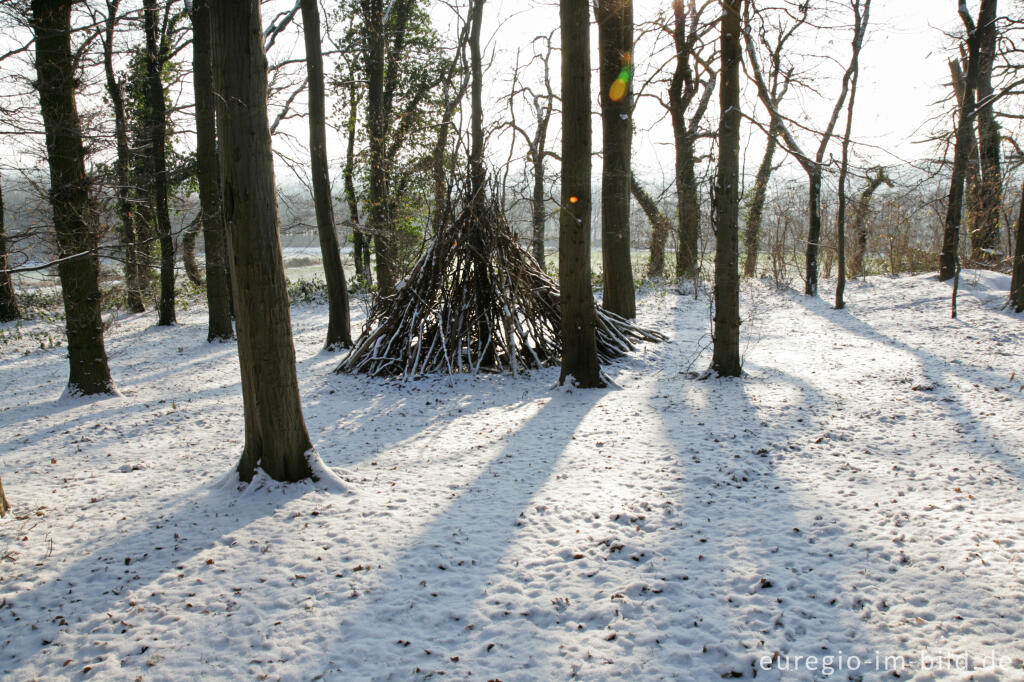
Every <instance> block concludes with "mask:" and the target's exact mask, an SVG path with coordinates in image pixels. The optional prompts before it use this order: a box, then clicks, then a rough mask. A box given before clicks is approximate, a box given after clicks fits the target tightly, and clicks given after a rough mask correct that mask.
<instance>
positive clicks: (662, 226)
mask: <svg viewBox="0 0 1024 682" xmlns="http://www.w3.org/2000/svg"><path fill="white" fill-rule="evenodd" d="M629 189H630V191H631V192H632V193H633V198H634V199H636V203H638V204H640V208H641V210H643V212H644V215H646V216H647V221H648V222H649V223H650V224H651V249H650V252H651V255H650V259H649V260H648V261H647V276H648V277H661V276H663V275H664V274H665V242H666V241H667V240H668V231H669V229H671V227H672V223H671V222H669V219H668V218H666V217H665V215H664V214H663V213H662V212H661V209H660V208H658V204H657V203H655V201H654V199H652V198H651V195H650V194H648V193H647V191H646V190H645V189H644V188H643V187H641V186H640V183H639V182H637V179H636V175H635V174H633V173H630V176H629Z"/></svg>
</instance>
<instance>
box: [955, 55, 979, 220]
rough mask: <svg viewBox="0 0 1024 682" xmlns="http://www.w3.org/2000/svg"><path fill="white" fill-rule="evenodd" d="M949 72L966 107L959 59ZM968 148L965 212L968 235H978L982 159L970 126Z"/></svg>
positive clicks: (976, 138) (963, 78) (964, 82)
mask: <svg viewBox="0 0 1024 682" xmlns="http://www.w3.org/2000/svg"><path fill="white" fill-rule="evenodd" d="M949 72H950V75H951V76H952V78H953V91H954V94H955V95H956V104H957V107H962V106H963V105H964V93H965V92H966V89H967V77H966V76H965V75H964V71H963V68H962V67H961V66H960V60H959V59H951V60H949ZM967 148H968V149H969V150H970V151H969V153H968V154H967V167H966V169H965V170H964V182H966V183H967V186H966V188H965V190H964V210H965V211H966V214H967V215H966V224H965V227H966V228H967V233H968V234H970V235H972V236H973V235H975V234H977V228H978V226H979V225H981V223H982V220H981V213H982V211H981V157H980V156H979V154H978V136H977V135H976V134H975V130H974V126H973V125H971V126H970V133H969V135H968V143H967Z"/></svg>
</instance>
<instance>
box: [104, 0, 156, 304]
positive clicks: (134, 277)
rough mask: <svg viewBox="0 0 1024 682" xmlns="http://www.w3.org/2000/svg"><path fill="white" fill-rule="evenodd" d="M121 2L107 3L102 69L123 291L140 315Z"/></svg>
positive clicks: (142, 278) (139, 269) (142, 279)
mask: <svg viewBox="0 0 1024 682" xmlns="http://www.w3.org/2000/svg"><path fill="white" fill-rule="evenodd" d="M120 1H121V0H107V23H106V28H105V30H104V35H103V68H104V72H105V74H106V78H107V96H108V97H109V98H110V106H111V108H112V109H113V110H114V139H115V142H116V145H117V159H116V160H115V161H114V173H115V175H116V177H117V213H118V217H119V218H120V220H121V231H120V235H119V236H120V239H121V248H122V250H123V253H124V288H125V292H126V298H127V305H128V310H129V311H130V312H133V313H141V312H144V311H145V310H146V305H145V303H143V300H142V290H143V288H144V282H145V272H144V270H143V265H142V263H141V262H140V256H139V235H138V229H137V225H136V222H137V221H136V216H135V208H134V207H133V205H132V200H131V178H130V173H129V169H130V168H131V164H132V161H131V145H130V144H129V142H128V116H127V113H126V112H125V104H124V86H123V85H122V84H121V82H120V81H118V79H117V72H116V71H114V29H115V28H116V26H117V12H118V9H119V7H120Z"/></svg>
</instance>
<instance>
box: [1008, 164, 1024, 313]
mask: <svg viewBox="0 0 1024 682" xmlns="http://www.w3.org/2000/svg"><path fill="white" fill-rule="evenodd" d="M1015 231H1016V233H1017V235H1016V239H1015V240H1014V241H1015V242H1016V243H1015V246H1014V248H1013V278H1012V279H1011V280H1010V305H1012V306H1013V309H1014V310H1015V311H1016V312H1018V313H1019V312H1024V184H1021V187H1020V212H1019V213H1018V214H1017V229H1016V230H1015Z"/></svg>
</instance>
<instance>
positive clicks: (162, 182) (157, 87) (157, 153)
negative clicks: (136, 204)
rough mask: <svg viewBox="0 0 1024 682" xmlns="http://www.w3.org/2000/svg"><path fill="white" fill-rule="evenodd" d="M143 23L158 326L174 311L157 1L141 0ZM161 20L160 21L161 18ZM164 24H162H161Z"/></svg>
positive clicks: (164, 55) (163, 46)
mask: <svg viewBox="0 0 1024 682" xmlns="http://www.w3.org/2000/svg"><path fill="white" fill-rule="evenodd" d="M142 7H143V18H144V21H143V25H144V27H145V32H146V82H147V84H148V88H149V96H148V98H147V101H146V104H147V106H146V115H147V117H148V119H147V122H148V126H147V127H148V129H149V139H148V144H149V153H148V154H147V159H148V161H149V163H150V168H149V170H150V173H151V179H152V185H151V186H150V188H149V191H150V198H151V201H152V204H153V211H154V212H155V213H156V225H157V235H158V236H159V237H160V306H159V313H160V314H159V319H158V322H157V324H158V325H172V324H174V323H175V314H174V275H175V273H174V233H173V231H172V229H171V214H170V209H169V208H168V206H167V104H166V102H165V101H164V82H163V69H164V64H165V63H166V61H167V59H168V44H167V42H166V34H165V30H164V29H165V28H166V15H167V14H168V13H169V12H170V7H169V6H168V7H166V8H164V9H163V11H162V12H161V8H160V7H159V6H158V5H157V0H142ZM162 18H163V19H164V21H161V19H162ZM161 24H163V27H162V26H161Z"/></svg>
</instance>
